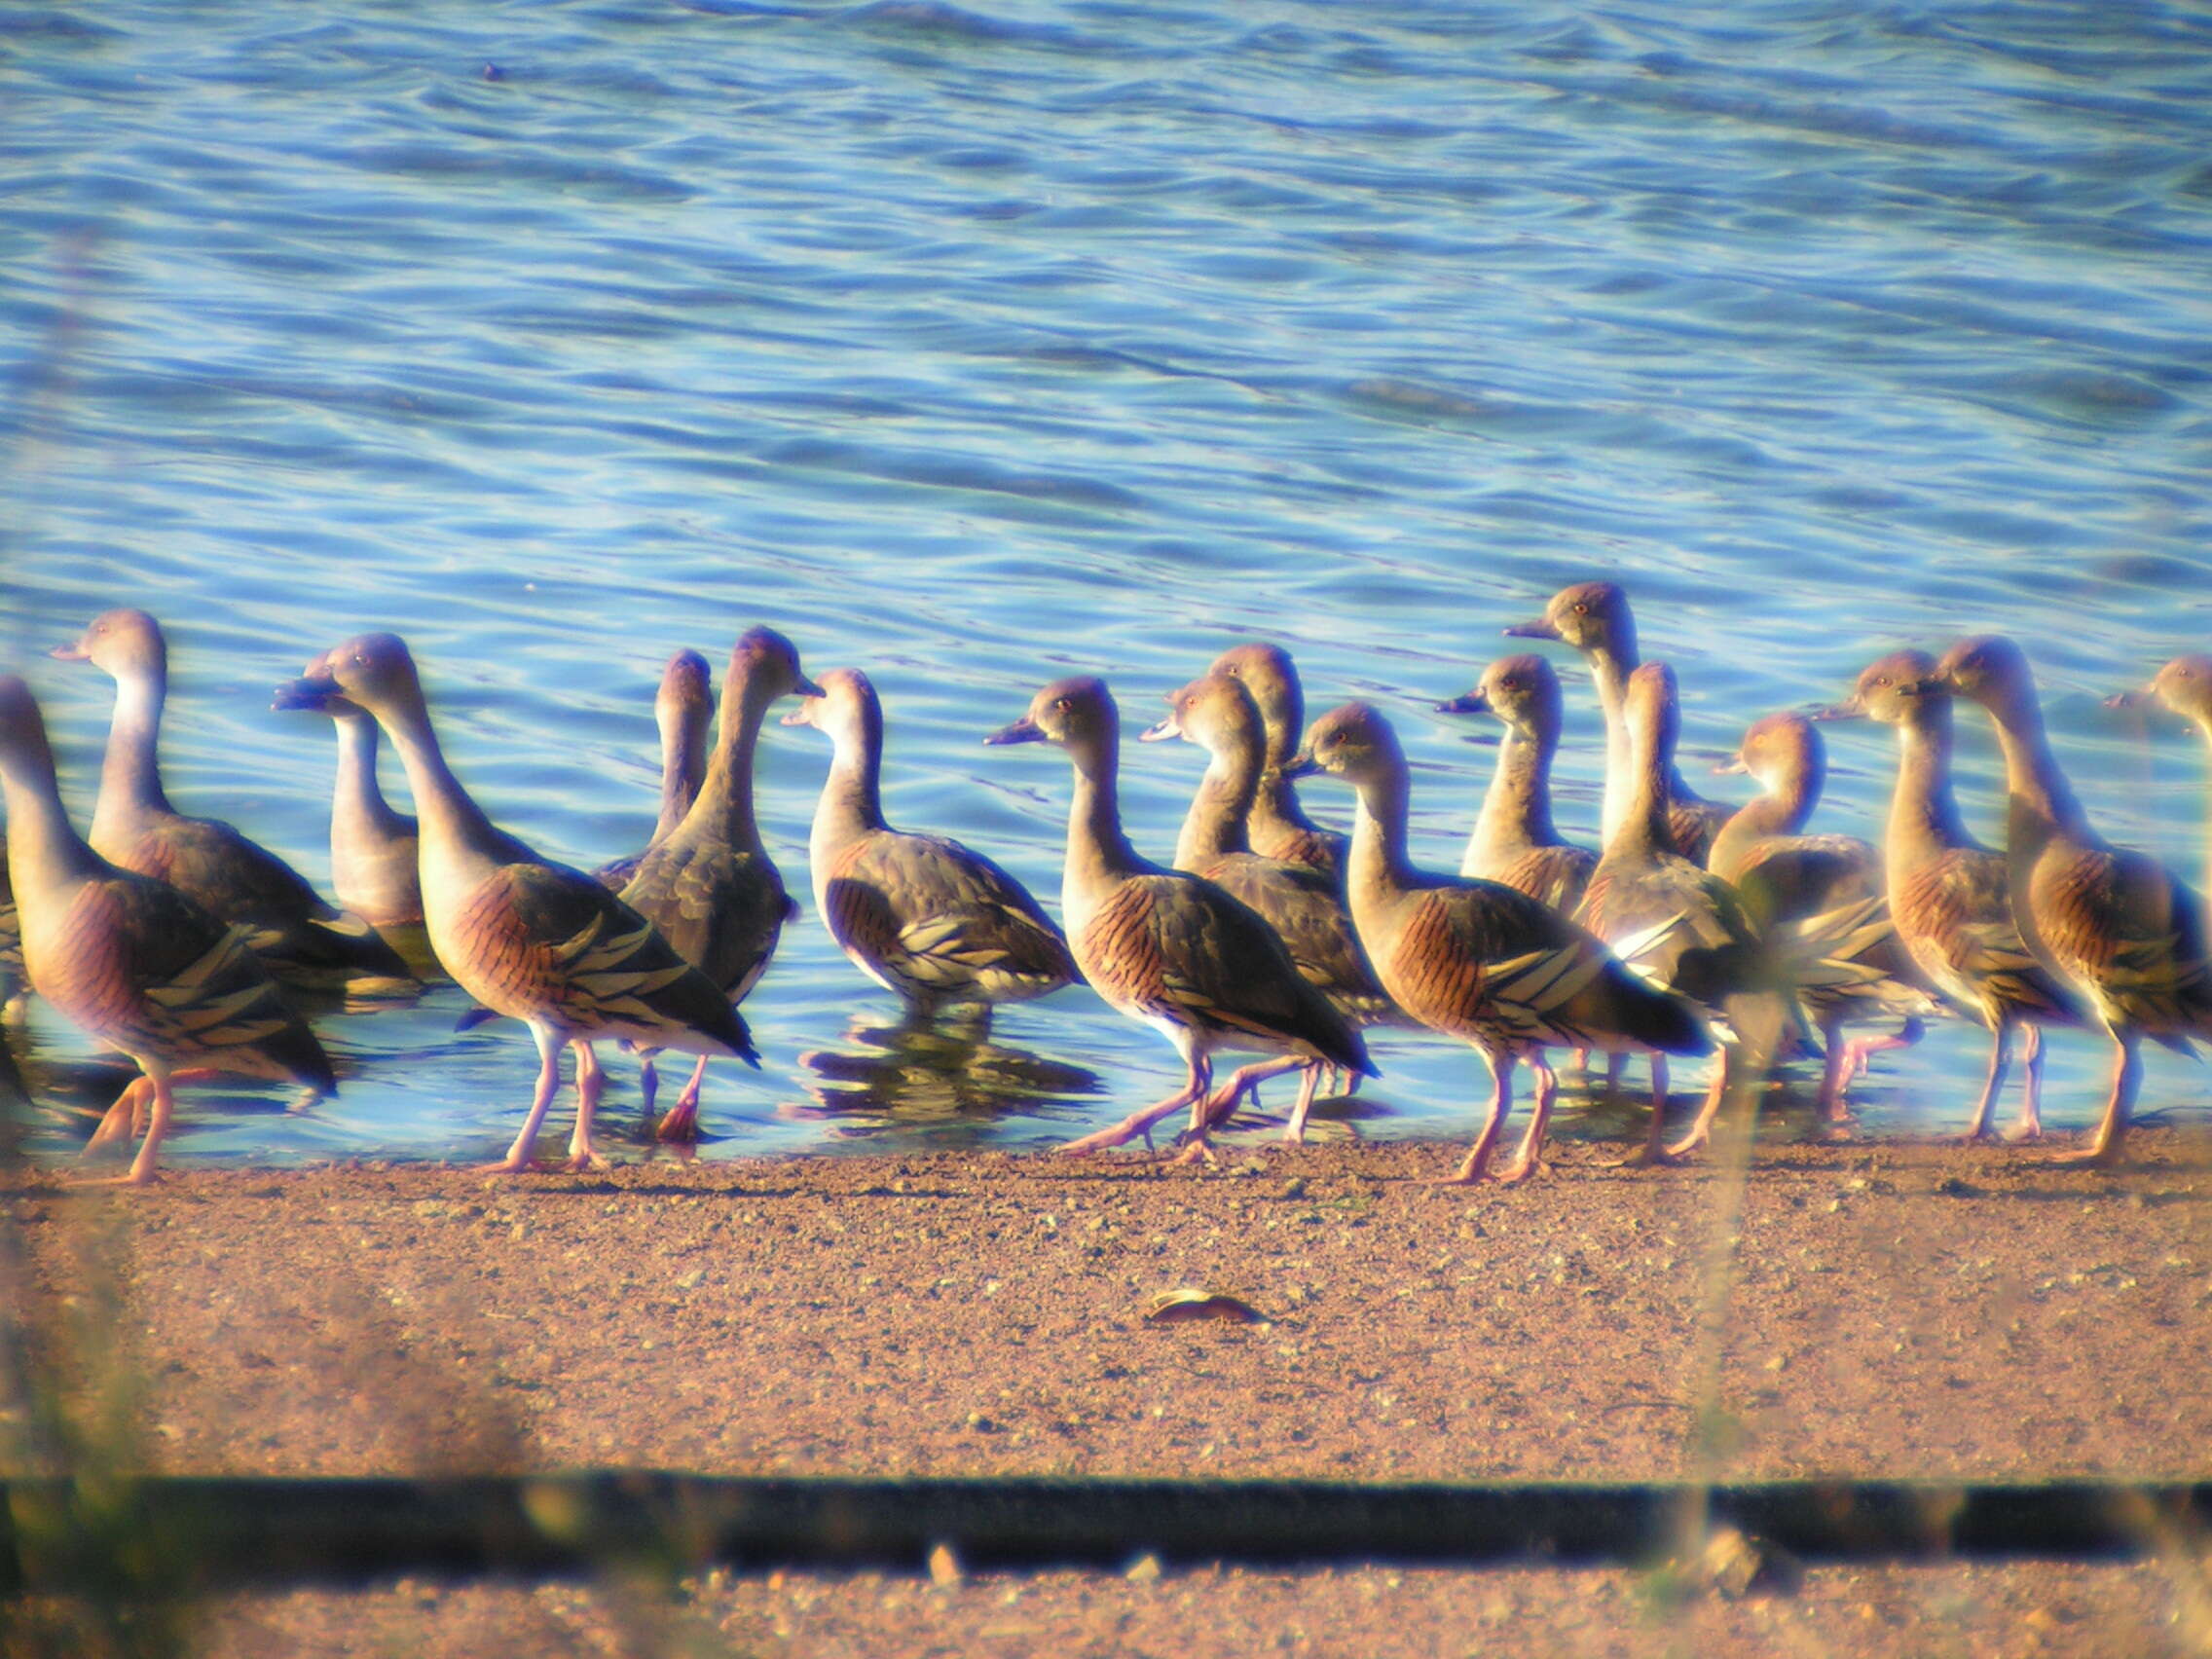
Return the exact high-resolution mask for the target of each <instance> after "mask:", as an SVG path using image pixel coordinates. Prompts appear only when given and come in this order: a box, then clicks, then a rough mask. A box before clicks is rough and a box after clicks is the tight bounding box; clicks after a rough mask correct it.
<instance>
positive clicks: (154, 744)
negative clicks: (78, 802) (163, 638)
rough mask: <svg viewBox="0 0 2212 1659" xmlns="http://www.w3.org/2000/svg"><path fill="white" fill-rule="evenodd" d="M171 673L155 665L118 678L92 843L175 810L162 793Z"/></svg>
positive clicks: (101, 766) (102, 766)
mask: <svg viewBox="0 0 2212 1659" xmlns="http://www.w3.org/2000/svg"><path fill="white" fill-rule="evenodd" d="M167 696H168V670H167V668H166V666H164V665H162V664H160V663H156V664H154V665H152V666H151V667H148V668H142V669H134V670H132V671H130V672H129V673H127V674H123V675H119V676H117V678H116V682H115V719H114V720H113V721H112V722H111V723H110V724H109V726H108V733H107V756H106V758H105V759H103V760H102V761H101V763H100V796H99V800H98V802H97V803H96V804H95V805H94V806H93V808H92V839H93V840H94V841H104V840H105V839H106V838H107V836H108V834H109V833H110V832H111V831H113V830H118V829H120V828H121V827H123V826H124V825H126V824H128V823H129V822H130V821H132V820H134V819H139V818H144V817H146V816H148V815H151V814H157V813H166V812H169V811H170V810H172V809H171V808H170V806H169V801H168V796H167V795H166V794H164V793H162V763H161V756H160V752H159V744H160V741H161V733H162V704H163V703H164V701H166V698H167Z"/></svg>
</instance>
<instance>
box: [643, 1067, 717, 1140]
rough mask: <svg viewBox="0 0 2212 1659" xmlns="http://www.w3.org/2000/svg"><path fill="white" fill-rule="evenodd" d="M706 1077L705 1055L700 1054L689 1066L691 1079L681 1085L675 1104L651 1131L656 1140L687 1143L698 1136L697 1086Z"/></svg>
mask: <svg viewBox="0 0 2212 1659" xmlns="http://www.w3.org/2000/svg"><path fill="white" fill-rule="evenodd" d="M706 1077H707V1056H706V1055H704V1054H701V1055H700V1056H699V1063H698V1064H697V1065H695V1066H693V1067H692V1068H691V1081H690V1082H689V1083H687V1084H685V1085H684V1086H683V1092H682V1094H679V1095H678V1096H677V1097H676V1104H675V1105H673V1106H671V1107H670V1108H669V1109H668V1116H667V1117H665V1118H663V1119H662V1120H661V1121H660V1127H659V1128H657V1129H655V1130H654V1131H653V1136H654V1138H655V1139H656V1140H664V1141H679V1142H685V1143H688V1142H691V1141H695V1140H697V1139H698V1138H699V1086H700V1084H702V1083H703V1082H705V1081H706Z"/></svg>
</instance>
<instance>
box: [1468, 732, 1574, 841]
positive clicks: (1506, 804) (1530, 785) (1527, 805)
mask: <svg viewBox="0 0 2212 1659" xmlns="http://www.w3.org/2000/svg"><path fill="white" fill-rule="evenodd" d="M1558 749H1559V739H1558V737H1557V736H1556V735H1554V734H1550V733H1546V732H1540V731H1539V732H1536V733H1533V734H1531V733H1527V732H1524V731H1522V729H1521V728H1520V727H1519V726H1508V727H1506V729H1505V742H1504V744H1503V746H1502V747H1500V748H1499V750H1498V752H1497V770H1496V772H1495V773H1494V774H1493V775H1492V777H1491V781H1490V793H1487V794H1486V795H1484V796H1483V807H1482V811H1481V813H1480V814H1479V815H1478V816H1477V817H1476V819H1475V832H1474V834H1473V835H1472V836H1471V837H1469V839H1468V842H1467V859H1468V862H1469V863H1470V864H1475V863H1479V864H1481V865H1483V866H1486V867H1488V866H1495V865H1498V864H1502V863H1504V862H1505V861H1506V860H1508V859H1510V858H1512V857H1513V856H1514V855H1515V854H1518V853H1525V852H1527V851H1529V850H1530V848H1532V847H1556V846H1558V845H1559V844H1560V839H1559V830H1557V829H1555V828H1554V827H1553V825H1552V791H1551V770H1552V756H1553V755H1554V754H1555V753H1556V752H1557V751H1558Z"/></svg>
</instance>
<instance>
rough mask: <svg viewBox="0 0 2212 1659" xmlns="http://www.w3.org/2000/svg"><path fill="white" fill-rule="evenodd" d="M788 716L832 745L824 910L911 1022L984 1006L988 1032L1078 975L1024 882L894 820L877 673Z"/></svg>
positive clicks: (821, 833) (819, 895)
mask: <svg viewBox="0 0 2212 1659" xmlns="http://www.w3.org/2000/svg"><path fill="white" fill-rule="evenodd" d="M784 724H786V725H788V726H812V727H813V728H814V729H815V730H817V731H819V732H821V733H822V734H823V735H824V736H825V737H827V738H828V739H829V740H830V756H831V757H830V775H829V777H828V778H827V779H825V780H824V782H823V786H822V797H821V800H820V801H819V802H818V803H817V804H816V806H815V809H814V827H813V830H812V831H811V833H810V834H809V836H808V838H807V855H806V856H807V867H808V870H809V873H810V874H811V876H812V878H813V884H814V908H815V912H816V914H818V915H819V916H820V917H821V918H822V925H823V927H824V928H826V929H827V930H828V931H829V934H830V938H831V939H833V940H836V942H837V948H838V949H840V950H842V951H843V952H844V953H845V955H846V957H847V958H848V959H849V960H850V961H851V962H852V964H853V966H855V967H856V968H858V969H859V970H860V971H861V972H862V973H863V974H866V976H867V977H869V978H871V979H873V980H874V981H875V982H876V983H877V984H879V985H881V986H883V988H884V989H886V990H888V991H890V992H892V993H893V994H894V995H895V996H897V997H898V998H899V1000H900V1001H901V1002H902V1003H903V1005H904V1006H905V1010H906V1014H907V1017H908V1019H909V1021H911V1022H913V1023H916V1024H920V1023H924V1022H927V1021H928V1020H930V1019H932V1018H934V1017H935V1016H937V1015H938V1014H940V1011H944V1010H948V1009H973V1010H977V1012H978V1015H979V1019H978V1022H977V1023H979V1025H980V1026H981V1027H982V1028H983V1029H987V1028H988V1025H989V1012H990V1010H991V1009H992V1008H993V1007H995V1006H996V1005H998V1004H1000V1003H1017V1002H1027V1001H1029V1000H1031V999H1032V998H1036V997H1043V996H1050V995H1051V993H1052V992H1054V991H1057V990H1060V989H1062V988H1063V987H1065V986H1068V985H1072V984H1074V983H1075V981H1076V979H1077V977H1078V974H1077V969H1076V965H1075V957H1074V955H1073V954H1072V953H1071V952H1070V951H1069V949H1068V941H1067V939H1066V936H1065V935H1063V934H1062V933H1061V932H1060V930H1059V927H1058V925H1057V924H1056V923H1054V922H1053V921H1052V919H1051V917H1050V916H1048V915H1047V914H1046V913H1045V910H1044V907H1043V906H1042V905H1040V904H1039V903H1037V901H1036V900H1035V899H1034V898H1032V897H1031V896H1030V893H1029V890H1028V889H1027V888H1025V887H1023V886H1022V885H1021V883H1020V882H1018V881H1016V880H1015V879H1014V877H1013V876H1011V875H1009V874H1008V873H1007V872H1006V871H1005V870H1003V869H1001V868H1000V867H999V866H997V865H996V864H993V863H992V862H991V861H990V860H989V859H987V858H985V857H984V856H983V855H982V854H981V853H978V852H976V851H974V850H973V849H971V848H969V847H965V846H962V845H961V844H960V843H959V842H958V841H955V840H952V839H950V838H948V837H946V836H942V835H922V834H916V833H914V832H912V831H910V830H894V829H892V828H891V826H890V825H889V824H888V823H886V822H885V820H884V816H883V799H882V794H881V788H880V781H881V778H882V772H883V704H882V700H881V699H880V698H879V697H877V695H876V691H875V686H874V684H873V683H872V682H870V681H869V680H868V677H867V676H866V674H864V673H862V672H861V671H860V670H859V669H857V668H833V669H830V670H829V671H828V672H827V673H825V674H823V675H822V676H821V682H820V687H819V689H818V691H817V692H816V693H815V694H813V695H810V696H805V697H802V698H801V700H800V702H799V706H798V707H797V708H796V709H795V710H793V712H792V713H791V714H788V715H786V716H785V717H784ZM976 1035H977V1036H978V1037H979V1036H980V1035H981V1031H980V1030H977V1032H976Z"/></svg>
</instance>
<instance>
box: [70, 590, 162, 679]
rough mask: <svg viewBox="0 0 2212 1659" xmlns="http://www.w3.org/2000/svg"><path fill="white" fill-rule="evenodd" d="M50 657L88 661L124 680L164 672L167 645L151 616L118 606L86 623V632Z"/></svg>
mask: <svg viewBox="0 0 2212 1659" xmlns="http://www.w3.org/2000/svg"><path fill="white" fill-rule="evenodd" d="M50 654H51V655H53V656H55V657H57V658H59V659H60V660H61V661H63V662H89V663H91V664H92V666H93V667H94V668H97V669H99V670H101V671H102V672H104V673H106V674H108V675H110V676H112V677H113V678H115V679H117V680H124V679H128V678H129V677H131V676H134V675H148V674H160V673H162V672H164V671H165V669H166V666H167V663H168V645H167V642H166V641H165V640H164V639H163V638H162V625H161V624H160V623H159V622H157V621H155V620H154V619H153V617H152V616H150V615H148V614H147V613H146V612H145V611H143V610H136V609H133V608H130V607H129V606H121V607H118V608H116V609H114V610H103V611H101V612H100V613H99V614H98V615H97V616H95V617H93V618H92V620H91V621H90V622H88V623H86V624H85V631H84V632H83V633H82V634H79V635H78V636H77V638H76V639H75V640H74V641H73V642H71V643H70V644H68V645H55V647H54V649H53V651H52V652H51V653H50Z"/></svg>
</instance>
